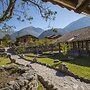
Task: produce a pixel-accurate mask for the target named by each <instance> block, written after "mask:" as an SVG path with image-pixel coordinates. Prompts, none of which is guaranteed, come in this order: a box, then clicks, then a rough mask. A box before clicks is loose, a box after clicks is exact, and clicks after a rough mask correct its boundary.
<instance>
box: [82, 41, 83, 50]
mask: <svg viewBox="0 0 90 90" xmlns="http://www.w3.org/2000/svg"><path fill="white" fill-rule="evenodd" d="M82 50H83V41H82Z"/></svg>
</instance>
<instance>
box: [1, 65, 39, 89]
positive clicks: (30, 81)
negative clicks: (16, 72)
mask: <svg viewBox="0 0 90 90" xmlns="http://www.w3.org/2000/svg"><path fill="white" fill-rule="evenodd" d="M10 67H11V66H10ZM10 67H8V66H7V67H3V68H4V69H10ZM18 68H19V69H20V71H21V72H22V74H21V75H20V76H19V77H17V78H16V80H15V81H10V82H9V83H8V86H7V87H5V88H1V89H0V90H37V88H38V81H37V80H38V79H37V74H36V72H35V71H34V70H33V68H32V67H31V66H29V65H28V66H26V67H25V66H22V65H21V66H19V67H18Z"/></svg>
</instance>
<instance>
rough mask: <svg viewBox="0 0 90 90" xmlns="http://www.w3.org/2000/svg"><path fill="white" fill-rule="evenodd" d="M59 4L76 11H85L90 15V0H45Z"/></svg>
mask: <svg viewBox="0 0 90 90" xmlns="http://www.w3.org/2000/svg"><path fill="white" fill-rule="evenodd" d="M43 1H44V2H51V3H53V4H56V5H59V6H60V7H62V8H67V9H68V10H73V11H75V12H76V13H85V14H87V15H89V16H90V0H43Z"/></svg>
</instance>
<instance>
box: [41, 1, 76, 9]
mask: <svg viewBox="0 0 90 90" xmlns="http://www.w3.org/2000/svg"><path fill="white" fill-rule="evenodd" d="M42 1H44V2H51V3H53V4H57V5H59V6H61V7H63V8H64V7H65V8H67V9H69V10H75V9H76V8H75V7H76V5H77V2H74V3H73V1H72V2H71V0H42Z"/></svg>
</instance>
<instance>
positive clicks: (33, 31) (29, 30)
mask: <svg viewBox="0 0 90 90" xmlns="http://www.w3.org/2000/svg"><path fill="white" fill-rule="evenodd" d="M43 31H44V30H43V29H41V28H35V27H32V26H30V27H26V28H23V29H21V30H20V31H17V32H15V33H13V34H12V35H11V38H12V40H14V41H15V40H16V38H18V37H22V36H25V35H32V36H34V37H38V36H39V35H40V34H41V33H42V32H43Z"/></svg>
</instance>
